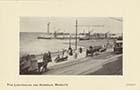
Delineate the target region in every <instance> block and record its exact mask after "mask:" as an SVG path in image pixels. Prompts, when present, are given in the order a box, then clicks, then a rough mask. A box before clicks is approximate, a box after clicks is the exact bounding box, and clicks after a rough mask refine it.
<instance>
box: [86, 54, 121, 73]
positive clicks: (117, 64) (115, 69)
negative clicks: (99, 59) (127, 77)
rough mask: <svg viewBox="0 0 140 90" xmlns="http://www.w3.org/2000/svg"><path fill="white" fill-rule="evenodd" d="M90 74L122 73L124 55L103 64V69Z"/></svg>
mask: <svg viewBox="0 0 140 90" xmlns="http://www.w3.org/2000/svg"><path fill="white" fill-rule="evenodd" d="M88 75H122V57H119V58H118V60H116V61H113V62H110V63H107V64H105V65H103V67H102V68H101V69H99V70H97V71H96V72H94V73H90V74H88Z"/></svg>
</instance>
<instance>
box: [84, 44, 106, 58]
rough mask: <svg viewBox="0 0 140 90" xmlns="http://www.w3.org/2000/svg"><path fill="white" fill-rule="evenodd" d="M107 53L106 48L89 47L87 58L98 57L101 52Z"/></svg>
mask: <svg viewBox="0 0 140 90" xmlns="http://www.w3.org/2000/svg"><path fill="white" fill-rule="evenodd" d="M104 51H106V47H102V46H94V47H93V46H89V48H88V49H87V50H86V56H93V55H98V54H100V53H101V52H104Z"/></svg>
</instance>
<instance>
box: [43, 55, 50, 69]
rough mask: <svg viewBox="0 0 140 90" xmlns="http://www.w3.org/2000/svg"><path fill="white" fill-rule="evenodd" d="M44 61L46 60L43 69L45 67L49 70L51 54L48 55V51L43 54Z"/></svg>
mask: <svg viewBox="0 0 140 90" xmlns="http://www.w3.org/2000/svg"><path fill="white" fill-rule="evenodd" d="M43 62H44V65H43V69H45V71H47V66H48V62H49V55H48V53H44V55H43Z"/></svg>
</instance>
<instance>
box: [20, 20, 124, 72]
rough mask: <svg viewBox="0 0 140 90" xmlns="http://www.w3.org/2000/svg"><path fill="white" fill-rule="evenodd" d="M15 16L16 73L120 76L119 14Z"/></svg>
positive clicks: (121, 54) (121, 45)
mask: <svg viewBox="0 0 140 90" xmlns="http://www.w3.org/2000/svg"><path fill="white" fill-rule="evenodd" d="M19 19H20V22H19V23H20V24H19V25H20V26H19V27H20V32H19V38H20V39H19V40H20V41H19V48H20V49H19V50H20V52H19V55H20V57H19V75H123V18H122V17H20V18H19Z"/></svg>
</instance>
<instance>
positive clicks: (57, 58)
mask: <svg viewBox="0 0 140 90" xmlns="http://www.w3.org/2000/svg"><path fill="white" fill-rule="evenodd" d="M67 59H68V56H61V57H60V55H58V56H57V57H56V59H55V60H54V61H55V62H56V63H58V62H62V61H66V60H67Z"/></svg>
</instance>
